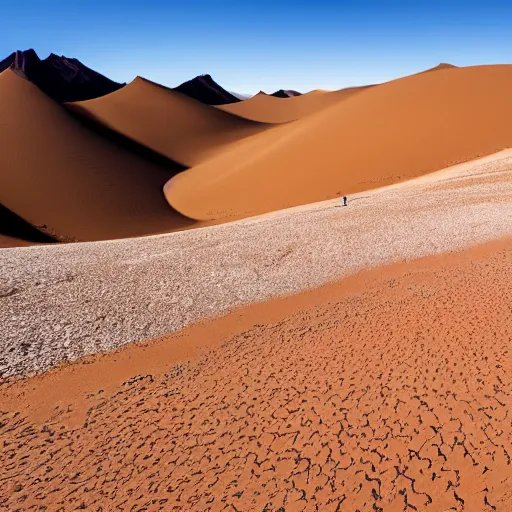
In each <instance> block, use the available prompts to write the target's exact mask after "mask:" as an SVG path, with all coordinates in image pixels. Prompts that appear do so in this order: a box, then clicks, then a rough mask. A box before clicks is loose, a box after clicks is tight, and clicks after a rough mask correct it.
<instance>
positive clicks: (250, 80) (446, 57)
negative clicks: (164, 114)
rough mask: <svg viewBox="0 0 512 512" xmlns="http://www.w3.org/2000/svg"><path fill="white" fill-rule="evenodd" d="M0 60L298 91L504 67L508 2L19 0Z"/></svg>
mask: <svg viewBox="0 0 512 512" xmlns="http://www.w3.org/2000/svg"><path fill="white" fill-rule="evenodd" d="M0 12H1V18H0V19H1V20H2V24H1V29H0V56H1V58H3V57H4V56H6V55H8V54H9V53H11V52H12V51H14V50H16V49H28V48H34V49H35V50H36V51H37V53H38V54H39V56H40V57H41V58H44V57H46V56H47V55H48V54H49V53H50V52H53V53H57V54H59V55H62V54H63V55H66V56H68V57H76V58H78V59H80V60H81V61H82V62H83V63H84V64H86V65H87V66H89V67H92V68H93V69H96V70H97V71H100V72H101V73H103V74H105V75H107V76H109V77H110V78H112V79H114V80H118V81H122V82H128V81H130V80H132V79H133V78H134V77H135V76H137V75H140V76H144V77H146V78H149V79H151V80H154V81H157V82H160V83H162V84H164V85H168V86H176V85H178V84H180V83H181V82H183V81H185V80H188V79H189V78H192V77H194V76H196V75H198V74H202V73H210V74H211V75H212V76H213V78H214V79H215V80H217V81H218V82H219V83H220V84H221V85H223V86H224V87H226V88H227V89H229V90H232V91H237V92H240V93H255V92H257V91H258V90H260V89H263V90H265V91H267V92H272V91H274V90H276V89H280V88H284V89H297V90H299V91H303V92H305V91H307V90H310V89H315V88H322V89H339V88H342V87H347V86H351V85H360V84H366V83H374V82H382V81H385V80H388V79H392V78H396V77H398V76H402V75H406V74H410V73H414V72H416V71H420V70H422V69H426V68H429V67H433V66H435V65H437V64H438V63H439V62H449V63H452V64H456V65H460V66H465V65H472V64H488V63H510V62H512V0H508V1H505V0H481V1H479V2H475V1H473V0H465V1H463V0H443V1H441V0H402V1H399V0H388V1H386V0H381V1H378V0H366V1H364V0H337V1H328V0H316V1H315V0H307V1H306V0H295V1H293V2H290V1H287V0H274V1H269V0H259V1H253V0H245V1H244V0H238V1H235V0H137V1H135V0H122V1H121V0H87V1H86V0H80V1H78V0H66V1H64V0H60V1H58V0H23V1H22V2H13V1H8V2H4V3H3V4H2V9H1V11H0Z"/></svg>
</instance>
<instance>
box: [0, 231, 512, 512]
mask: <svg viewBox="0 0 512 512" xmlns="http://www.w3.org/2000/svg"><path fill="white" fill-rule="evenodd" d="M511 264H512V240H510V239H508V240H504V241H498V242H493V243H491V244H488V245H485V246H482V247H477V248H474V249H471V250H467V251H465V252H462V253H453V254H448V255H444V256H439V257H430V258H425V259H422V260H419V261H417V262H412V263H405V264H398V265H392V266H389V267H385V268H379V269H375V270H372V271H367V272H363V273H361V274H359V275H358V276H354V277H352V278H349V279H347V280H344V281H342V282H340V283H336V284H333V285H329V286H327V287H324V288H321V289H319V290H314V291H311V292H307V293H303V294H301V295H298V296H294V297H288V298H284V299H279V300H274V301H269V302H266V303H263V304H258V305H254V306H250V307H248V308H244V309H240V310H236V311H234V312H233V313H231V314H229V315H227V316H225V317H223V318H219V319H217V320H213V321H211V322H208V323H204V324H199V325H197V326H193V327H191V328H189V329H186V330H184V331H182V332H181V333H177V334H175V335H172V336H169V337H168V338H167V339H165V340H163V341H159V342H155V343H146V344H141V345H132V346H129V347H128V348H126V349H124V350H122V351H120V352H118V353H115V354H108V355H105V356H103V357H100V358H98V359H97V360H94V359H90V360H89V361H87V363H88V364H76V365H72V366H66V367H63V368H62V369H57V370H55V371H52V372H50V373H49V374H46V375H43V376H39V377H36V378H32V379H29V380H27V381H22V382H20V383H17V384H14V385H13V386H12V387H11V388H9V389H7V388H6V387H5V386H4V388H3V393H2V395H1V400H0V402H1V403H2V409H4V410H5V412H4V413H3V414H2V415H1V416H0V423H1V425H2V426H1V427H0V437H1V442H2V443H3V445H2V446H3V449H2V452H1V453H0V480H1V481H2V486H0V504H2V506H4V507H5V508H6V509H8V510H18V509H28V508H29V507H30V506H32V505H34V506H45V507H48V509H49V510H57V509H59V510H75V509H76V508H81V509H88V510H114V509H116V508H119V509H122V510H151V511H153V510H162V511H167V510H187V511H188V510H244V511H249V510H255V511H258V512H261V511H262V510H267V511H270V510H274V511H276V510H286V511H287V512H288V511H294V510H322V511H331V510H332V511H335V510H338V511H339V510H361V511H363V510H382V511H384V512H388V511H403V510H409V509H411V510H421V511H436V512H439V511H447V510H465V511H488V510H508V503H510V499H511V490H510V489H511V486H510V480H511V478H512V469H511V467H512V465H511V456H512V445H511V436H512V428H511V424H510V418H509V417H508V416H509V409H510V406H511V405H512V401H511V398H510V397H511V396H512V378H511V375H512V374H511V371H510V370H511V369H512V368H511V363H510V357H509V348H510V342H511V341H512V316H511V310H510V306H509V298H510V289H511V287H512V275H511V273H510V267H511ZM205 350H206V351H207V352H206V353H203V354H201V352H204V351H205ZM209 350H211V351H209ZM187 360H190V363H187ZM176 363H182V364H178V365H176ZM122 381H126V382H125V383H124V384H123V385H121V382H122ZM87 393H90V395H89V396H86V395H87ZM57 402H58V406H59V407H58V408H57V409H56V408H55V405H56V403H57ZM68 406H70V407H71V408H72V409H73V411H71V412H66V411H68ZM15 411H19V414H14V412H15ZM27 414H28V418H26V419H24V416H26V415H27ZM84 414H85V418H86V419H85V423H81V426H79V427H78V426H76V425H77V422H81V418H82V420H83V418H84ZM51 415H53V418H52V419H51V420H50V419H49V417H50V416H51ZM59 507H62V508H59Z"/></svg>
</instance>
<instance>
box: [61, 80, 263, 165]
mask: <svg viewBox="0 0 512 512" xmlns="http://www.w3.org/2000/svg"><path fill="white" fill-rule="evenodd" d="M67 107H68V108H70V109H71V110H72V111H74V112H77V113H79V114H81V115H83V116H86V117H88V118H90V119H93V120H95V121H97V122H99V123H101V124H103V125H105V126H107V127H109V128H111V129H112V130H115V131H116V132H118V133H121V134H123V135H125V136H126V137H129V138H130V139H132V140H134V141H136V142H138V143H140V144H142V145H144V146H146V147H148V148H150V149H152V150H153V151H156V152H158V153H160V154H161V155H164V156H166V157H168V158H170V159H172V160H174V161H177V162H179V163H181V164H183V165H185V166H193V165H197V164H199V163H200V162H201V161H203V160H205V159H206V158H208V157H211V156H212V155H213V154H215V153H216V152H218V151H220V150H221V149H222V148H223V147H225V146H226V145H228V144H231V143H232V142H235V141H237V140H239V139H242V138H244V137H248V136H250V135H253V134H255V133H259V132H261V131H262V130H265V129H267V128H269V126H267V125H264V124H261V123H257V122H254V121H249V120H247V119H241V118H240V117H237V116H235V115H232V114H230V113H227V112H222V111H221V110H218V109H216V108H214V107H212V106H210V105H204V104H202V103H200V102H198V101H196V100H194V99H192V98H189V97H188V96H186V95H184V94H181V93H179V92H176V91H173V90H172V89H168V88H166V87H163V86H160V85H158V84H155V83H153V82H150V81H148V80H145V79H143V78H140V77H138V78H136V79H135V80H134V81H133V82H131V83H130V84H129V85H127V86H126V87H124V88H123V89H121V90H119V91H117V92H115V93H113V94H109V95H107V96H103V97H102V98H97V99H94V100H90V101H84V102H77V103H70V104H68V105H67Z"/></svg>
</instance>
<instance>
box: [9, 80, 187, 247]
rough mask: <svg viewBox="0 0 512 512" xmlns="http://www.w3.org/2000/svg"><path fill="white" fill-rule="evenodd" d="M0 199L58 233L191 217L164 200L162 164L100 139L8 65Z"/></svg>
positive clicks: (113, 233)
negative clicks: (184, 216)
mask: <svg viewBox="0 0 512 512" xmlns="http://www.w3.org/2000/svg"><path fill="white" fill-rule="evenodd" d="M0 134H1V138H2V160H1V164H0V203H2V204H4V205H5V207H6V208H8V209H9V210H11V211H12V212H14V213H16V214H17V215H18V216H20V217H21V218H23V219H25V220H26V221H27V222H29V223H30V224H32V225H33V226H35V227H36V228H38V229H39V230H40V231H43V232H45V233H48V234H50V235H53V236H55V237H56V238H58V239H60V240H70V239H71V240H101V239H107V238H119V237H126V236H136V235H142V234H147V233H156V232H161V231H169V230H172V229H177V228H180V227H183V226H186V225H188V224H190V221H188V220H187V219H184V218H183V217H181V216H180V215H179V214H177V213H176V212H174V211H173V210H172V209H171V208H169V205H168V204H167V203H166V201H165V199H164V197H163V194H162V186H163V185H164V183H165V182H166V181H167V180H168V179H169V178H170V177H171V176H172V175H173V174H174V173H175V172H176V171H177V170H179V168H178V167H175V168H172V167H167V168H166V167H161V166H159V165H156V164H155V163H151V162H150V161H145V160H143V159H141V158H140V157H138V156H136V155H135V154H132V153H130V152H129V151H127V150H126V149H124V148H122V147H120V146H119V145H117V144H114V143H113V142H110V141H109V140H107V139H104V138H102V137H101V136H99V135H97V134H96V133H94V132H92V131H91V130H89V129H87V128H86V127H84V126H82V125H81V124H80V123H79V122H78V121H76V120H75V119H73V117H72V116H71V115H70V114H69V113H68V112H67V111H66V110H65V109H64V108H63V107H61V106H60V105H57V104H56V103H55V102H53V101H52V100H51V99H50V98H49V97H48V96H46V95H45V94H44V93H42V92H41V91H40V90H39V89H38V88H37V87H36V86H35V85H33V84H31V83H30V82H28V81H26V80H24V79H23V78H21V77H19V76H18V75H16V74H15V73H13V72H12V71H11V70H6V71H4V72H3V73H2V74H0Z"/></svg>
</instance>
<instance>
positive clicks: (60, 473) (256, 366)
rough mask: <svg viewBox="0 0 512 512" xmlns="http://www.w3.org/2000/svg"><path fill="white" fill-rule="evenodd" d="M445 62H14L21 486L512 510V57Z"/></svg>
mask: <svg viewBox="0 0 512 512" xmlns="http://www.w3.org/2000/svg"><path fill="white" fill-rule="evenodd" d="M54 60H55V59H54ZM57 61H58V59H57ZM57 61H55V62H57ZM52 62H53V61H52ZM59 62H60V61H59ZM76 62H78V61H76ZM76 62H75V64H76ZM69 63H71V64H73V63H74V61H71V60H69ZM427 71H435V72H422V73H418V74H416V75H412V76H409V77H406V78H403V79H398V80H394V81H392V82H388V83H384V84H380V85H378V86H374V87H368V88H356V89H353V90H341V91H335V92H326V91H313V92H311V93H308V94H305V95H301V96H295V97H290V98H277V97H273V96H268V95H264V94H261V95H258V96H256V97H255V98H252V99H250V100H246V101H239V102H237V103H236V104H233V105H227V106H223V107H219V108H216V107H214V106H212V105H205V104H202V103H200V102H198V101H196V100H193V99H191V98H189V97H187V96H183V95H182V94H180V93H178V92H176V91H175V90H171V89H167V88H164V87H161V86H159V85H157V84H153V83H151V82H148V81H146V80H143V79H140V78H138V79H136V80H135V81H133V82H132V83H131V84H129V85H128V86H126V87H124V88H122V89H121V90H119V91H116V92H114V93H112V94H109V95H107V96H104V97H102V98H99V99H94V100H90V101H85V102H81V103H75V104H72V105H67V106H63V105H60V104H59V103H58V102H56V101H54V100H52V99H51V98H50V97H48V96H46V95H45V94H44V93H43V92H42V91H41V90H40V89H39V88H38V87H36V85H34V83H31V82H30V81H28V80H25V79H24V78H22V77H20V76H19V75H18V74H16V73H14V72H13V71H12V70H10V69H7V70H6V71H4V72H3V73H0V134H1V135H2V140H3V142H4V146H3V160H2V165H1V167H0V248H2V247H3V246H17V247H11V248H2V249H1V250H0V318H1V319H2V322H1V326H0V447H1V448H0V509H2V510H6V511H24V510H56V511H57V510H58V511H67V510H70V511H71V510H94V511H97V512H99V511H110V510H130V511H140V512H142V511H146V512H153V511H169V510H176V511H178V510H183V511H196V510H197V511H200V510H210V511H217V510H218V511H227V510H231V511H240V512H241V511H244V512H245V511H256V512H271V511H274V512H277V511H279V512H291V511H304V512H306V511H333V512H334V511H336V512H340V511H345V510H347V511H348V510H351V511H358V512H364V511H367V510H368V511H380V512H394V511H397V512H398V511H400V512H402V511H403V512H407V511H410V510H416V511H420V512H447V511H451V512H462V511H464V512H468V511H469V512H471V511H478V512H480V511H481V512H484V511H485V512H490V511H508V510H509V509H510V503H511V501H512V469H511V468H512V459H511V457H512V426H511V425H512V424H511V422H510V417H509V415H510V413H509V411H510V407H511V405H512V399H511V398H510V397H511V396H512V373H511V370H512V366H511V363H510V357H509V356H510V354H509V348H510V343H511V342H512V310H511V308H510V292H511V289H512V273H511V272H510V269H511V268H512V150H511V149H504V148H508V147H510V146H512V142H511V139H512V129H511V128H510V126H509V124H508V118H509V117H510V114H511V113H512V112H511V111H512V100H511V99H510V94H509V89H510V87H509V85H510V83H512V66H478V67H472V68H455V67H454V66H451V65H448V64H441V65H439V66H437V67H436V68H433V69H431V70H427ZM184 86H185V89H187V91H188V93H189V94H192V95H194V94H195V95H196V96H197V97H198V98H203V100H204V101H205V102H207V103H208V102H210V103H214V102H216V101H218V98H221V100H222V99H223V98H224V100H225V101H227V99H229V98H228V95H229V96H232V95H231V94H230V93H227V91H225V90H224V89H222V88H219V86H218V85H217V84H215V82H213V80H212V79H211V77H210V76H209V75H204V76H201V77H198V78H197V79H194V80H191V81H189V82H187V83H185V84H184ZM226 98H227V99H226ZM221 102H223V101H221ZM286 105H287V106H286ZM237 109H238V110H239V112H236V111H235V110H237ZM476 157H479V158H478V159H475V158H476ZM461 162H464V163H461ZM452 164H457V165H452ZM185 169H188V170H185ZM433 171H436V172H433ZM345 194H349V204H348V206H347V207H344V206H342V204H341V201H340V196H342V195H345ZM189 228H198V229H189ZM143 235H145V236H143ZM148 235H152V236H148ZM64 241H65V242H73V241H80V243H66V244H63V243H57V242H64ZM27 245H29V246H27Z"/></svg>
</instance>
